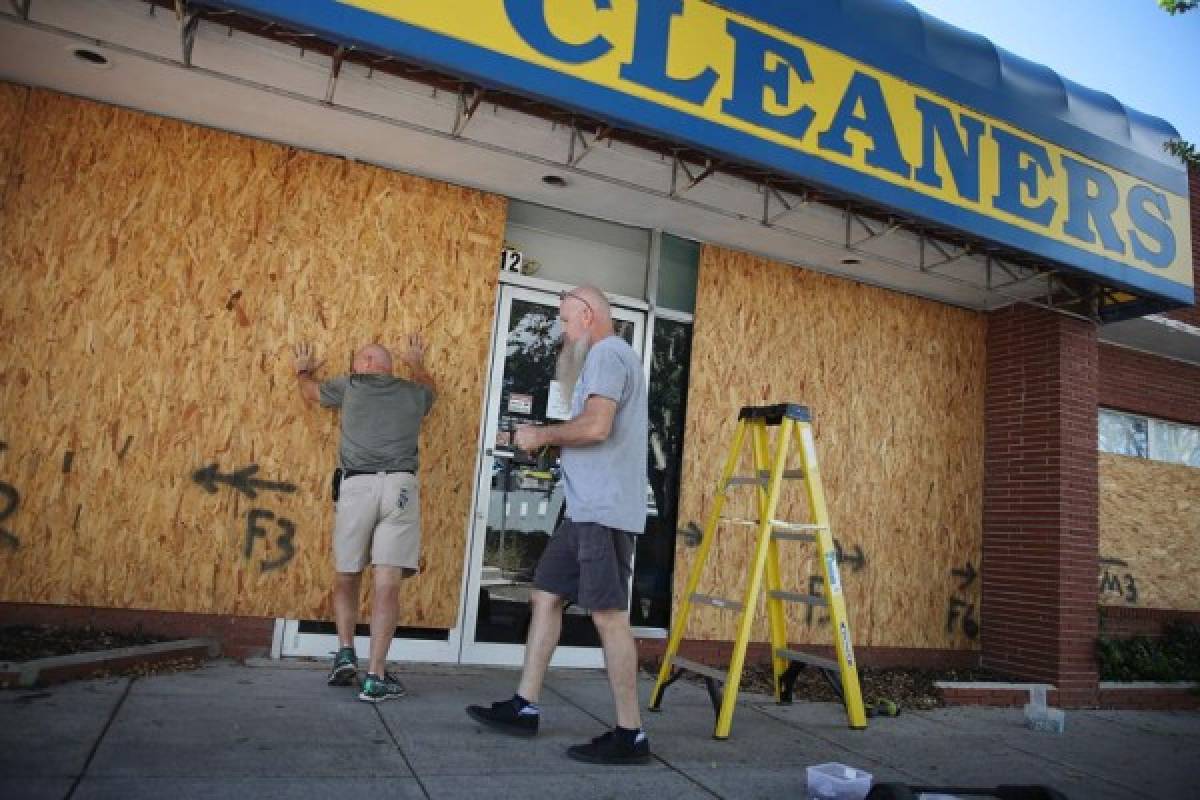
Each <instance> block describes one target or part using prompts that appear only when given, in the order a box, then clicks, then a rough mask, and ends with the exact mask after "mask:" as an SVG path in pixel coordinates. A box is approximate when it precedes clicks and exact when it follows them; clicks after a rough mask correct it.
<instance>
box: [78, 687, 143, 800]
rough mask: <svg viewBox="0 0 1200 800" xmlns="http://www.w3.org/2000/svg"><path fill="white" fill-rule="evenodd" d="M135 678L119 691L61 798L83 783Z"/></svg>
mask: <svg viewBox="0 0 1200 800" xmlns="http://www.w3.org/2000/svg"><path fill="white" fill-rule="evenodd" d="M136 680H137V676H134V677H132V678H130V679H129V683H127V684H125V691H123V692H121V697H120V699H118V700H117V704H116V705H114V706H113V710H112V711H111V712H110V713H109V715H108V720H107V721H106V722H105V723H104V728H103V729H102V730H101V731H100V735H99V736H97V737H96V741H95V742H93V743H92V749H91V750H90V751H89V752H88V754H87V758H86V759H84V762H83V768H82V769H80V770H79V774H78V775H76V776H75V782H74V783H72V784H71V788H70V789H68V790H67V795H66V797H65V798H63V800H71V798H72V797H74V796H75V790H76V789H78V788H79V784H81V783H83V779H84V777H85V776H86V775H87V771H88V768H89V767H91V766H92V759H94V758H95V757H96V751H97V750H99V749H100V743H101V742H103V741H104V737H105V736H107V735H108V729H109V728H111V727H112V724H113V721H114V720H116V718H117V714H118V713H119V712H120V710H121V706H123V705H125V698H127V697H129V691H130V689H132V688H133V682H134V681H136Z"/></svg>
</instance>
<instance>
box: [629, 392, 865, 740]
mask: <svg viewBox="0 0 1200 800" xmlns="http://www.w3.org/2000/svg"><path fill="white" fill-rule="evenodd" d="M768 427H778V428H779V431H778V433H777V434H776V436H775V453H774V457H772V455H771V449H770V435H769V434H768V432H767V428H768ZM747 434H749V435H750V439H751V445H752V449H753V460H754V475H752V476H737V475H734V472H735V471H736V470H737V467H738V463H739V462H740V461H741V456H742V448H743V446H744V444H745V441H746V436H747ZM793 443H796V444H798V445H799V455H800V464H801V467H800V469H798V470H793V469H788V468H787V463H788V453H789V449H790V448H791V446H792V445H793ZM785 480H801V481H803V482H804V486H805V489H806V490H807V496H808V508H809V512H810V515H811V516H812V521H811V522H806V523H795V522H784V521H782V520H777V519H775V518H774V516H775V510H776V507H777V506H778V504H779V495H780V492H781V491H782V487H783V482H784V481H785ZM740 486H754V487H756V492H755V494H756V496H757V501H758V519H738V518H731V517H722V516H721V513H722V511H723V510H724V508H725V500H726V499H727V498H728V496H729V492H731V491H733V490H735V489H736V488H737V487H740ZM723 525H742V526H751V527H753V528H755V529H756V531H757V538H756V543H755V548H754V560H753V562H752V563H751V565H750V572H749V575H748V580H747V582H746V588H745V591H744V592H743V594H742V599H741V600H740V601H738V600H726V599H723V598H719V597H712V596H710V595H706V594H700V593H698V592H697V591H696V590H697V588H698V586H699V584H700V577H701V575H702V574H703V572H704V565H705V563H706V562H707V560H708V555H709V552H710V551H711V550H712V545H713V540H714V539H715V538H716V533H717V529H718V528H719V527H721V526H723ZM693 528H694V526H693ZM781 541H783V542H809V543H813V544H815V545H816V547H817V552H818V555H819V556H820V558H819V561H820V565H821V571H822V576H823V577H824V579H825V585H824V593H823V595H813V594H800V593H797V592H789V591H785V590H784V588H783V586H782V585H781V583H780V572H779V548H778V543H779V542H781ZM764 578H765V580H766V589H767V602H766V605H767V620H768V623H769V628H770V632H771V654H772V658H771V665H772V672H773V675H774V687H775V699H776V701H778V702H779V703H783V704H787V703H790V702H791V699H792V687H793V685H794V683H795V679H796V677H797V675H798V674H799V672H800V671H801V670H802V669H804V668H805V667H806V666H813V667H816V668H818V669H820V670H822V671H823V672H824V674H825V676H826V677H827V678H830V682H831V684H833V686H834V688H835V689H837V690H839V692H840V694H841V697H842V702H843V703H844V705H845V707H846V715H847V717H848V719H849V723H850V727H851V728H852V729H854V730H862V729H864V728H866V727H867V715H866V711H865V710H864V708H863V700H862V691H861V690H860V688H859V685H858V671H857V670H856V668H855V666H854V647H853V645H852V644H851V637H850V623H849V621H848V620H847V619H846V601H845V598H844V596H843V595H842V582H841V578H840V576H839V575H838V565H837V551H836V550H835V547H834V542H833V533H832V532H831V531H830V527H829V512H828V510H827V509H826V507H825V493H824V491H823V489H822V488H821V473H820V470H819V469H818V467H817V452H816V445H815V444H814V441H813V428H812V414H811V413H810V412H809V410H808V408H807V407H806V406H802V405H796V404H794V403H781V404H779V405H772V406H746V407H744V408H742V410H741V411H739V412H738V423H737V430H736V432H735V433H734V436H733V446H732V447H731V448H730V451H729V456H728V458H726V460H725V467H724V469H723V471H722V472H721V479H720V481H719V482H718V483H717V491H716V496H715V498H714V499H713V504H712V508H711V509H710V511H709V514H708V520H707V522H706V523H705V526H704V533H703V538H702V539H701V541H700V549H699V552H698V553H697V554H696V559H695V562H694V563H693V564H692V570H691V573H690V574H689V575H688V581H687V587H686V589H684V593H683V603H682V605H681V606H680V608H679V612H678V613H677V614H676V617H675V624H674V625H672V626H671V637H670V639H669V640H668V642H667V650H666V652H665V653H664V654H663V662H662V667H661V668H660V669H659V671H658V680H657V681H656V682H655V684H654V692H653V694H652V695H651V700H650V710H651V711H658V710H660V707H661V705H662V699H663V693H664V692H665V691H666V689H667V687H668V686H670V685H671V684H672V683H674V682H675V681H676V680H678V679H679V677H680V676H681V675H683V674H684V673H686V672H691V673H693V674H696V675H699V676H700V677H702V678H703V679H704V681H705V684H706V685H707V687H708V692H709V696H710V697H711V699H712V702H713V710H714V711H715V712H716V714H717V722H716V727H715V729H714V730H713V738H716V739H727V738H729V730H730V728H731V727H732V725H733V709H734V706H735V705H736V703H737V695H738V687H739V686H740V684H741V679H742V668H743V667H744V666H745V661H746V646H747V645H748V644H749V642H750V629H751V627H752V626H753V623H754V611H755V609H756V608H757V607H758V598H759V593H760V592H761V591H762V588H763V580H764ZM785 602H792V603H806V604H809V605H814V606H823V607H827V608H828V610H829V616H830V621H831V623H832V628H833V631H834V637H833V645H834V650H835V651H836V653H837V661H836V662H835V661H831V660H829V659H827V658H822V657H820V656H815V655H809V654H806V653H800V652H797V651H795V650H792V649H790V648H789V647H788V641H787V624H786V617H785V615H784V605H783V604H784V603H785ZM695 604H702V605H709V606H714V607H716V608H720V609H724V610H726V611H730V612H733V613H736V614H737V615H738V624H737V637H736V639H735V640H734V645H733V657H732V660H731V661H730V664H729V671H728V672H727V673H726V672H721V671H720V670H717V669H713V668H712V667H708V666H705V665H704V664H698V663H696V662H694V661H691V660H689V659H686V658H683V657H681V656H680V655H679V644H680V642H681V641H683V634H684V631H685V630H686V628H687V622H688V618H689V615H690V613H691V610H692V607H693V605H695ZM835 674H836V675H837V679H834V678H833V676H834V675H835ZM717 684H724V690H723V691H718V690H717Z"/></svg>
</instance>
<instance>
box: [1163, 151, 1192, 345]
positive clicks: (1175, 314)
mask: <svg viewBox="0 0 1200 800" xmlns="http://www.w3.org/2000/svg"><path fill="white" fill-rule="evenodd" d="M1188 189H1189V190H1190V196H1191V206H1192V209H1191V210H1192V269H1193V273H1192V274H1193V275H1194V285H1195V286H1196V289H1197V290H1198V293H1197V296H1198V297H1200V169H1197V168H1196V167H1191V168H1190V169H1189V170H1188ZM1167 316H1168V317H1170V318H1171V319H1177V320H1181V321H1183V322H1186V323H1188V324H1189V325H1195V326H1197V327H1200V305H1195V306H1192V307H1191V308H1184V309H1180V310H1179V311H1171V312H1170V313H1168V314H1167Z"/></svg>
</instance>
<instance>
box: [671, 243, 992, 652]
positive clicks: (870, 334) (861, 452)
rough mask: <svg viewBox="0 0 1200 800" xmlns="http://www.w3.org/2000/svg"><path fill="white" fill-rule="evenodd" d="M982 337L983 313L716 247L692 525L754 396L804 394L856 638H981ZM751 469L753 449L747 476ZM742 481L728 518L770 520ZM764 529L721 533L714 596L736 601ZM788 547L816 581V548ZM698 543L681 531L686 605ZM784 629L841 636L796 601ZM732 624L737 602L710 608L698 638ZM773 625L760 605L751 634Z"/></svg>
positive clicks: (708, 288)
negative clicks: (760, 515)
mask: <svg viewBox="0 0 1200 800" xmlns="http://www.w3.org/2000/svg"><path fill="white" fill-rule="evenodd" d="M984 335H985V328H984V319H983V317H982V316H981V315H979V314H976V313H972V312H968V311H963V310H959V309H955V308H951V307H948V306H944V305H939V304H937V303H933V302H929V301H924V300H920V299H917V298H913V297H908V296H905V295H901V294H897V293H894V292H889V291H885V290H881V289H877V288H872V287H869V286H863V285H861V284H857V283H854V282H852V281H847V280H842V279H837V278H831V277H828V276H824V275H820V274H817V273H814V272H810V271H807V270H803V269H798V268H795V267H790V266H785V265H782V264H778V263H773V262H770V261H767V260H764V259H762V258H758V257H755V256H751V255H747V254H744V253H738V252H733V251H729V250H724V249H721V248H717V247H711V246H708V247H705V248H704V252H703V255H702V257H701V267H700V279H699V287H698V296H697V300H696V321H695V333H694V337H695V338H694V342H693V345H692V365H691V386H690V389H689V395H688V407H687V408H688V410H687V427H686V438H685V442H686V444H685V454H684V470H683V487H682V498H681V509H680V525H681V526H682V525H685V524H686V523H687V522H688V521H695V522H697V523H698V524H700V525H703V523H704V521H705V519H706V515H707V513H708V511H709V507H710V505H711V496H710V495H711V491H712V487H713V486H714V485H715V484H716V481H717V479H718V477H719V475H720V470H721V466H722V463H723V461H724V459H725V456H726V454H727V452H728V449H729V446H730V443H731V441H732V438H733V432H734V428H735V426H736V421H737V412H738V409H739V408H740V407H741V406H743V405H763V404H768V403H779V402H783V401H791V402H798V403H802V404H804V405H807V406H809V407H810V408H811V409H812V412H813V415H814V418H815V426H814V427H815V433H816V446H817V452H818V460H819V463H820V467H821V469H822V472H823V476H824V487H825V491H826V495H827V502H828V505H829V507H830V515H831V519H832V525H833V532H834V536H835V539H836V540H837V541H838V542H839V543H840V545H841V548H842V552H843V558H842V562H841V575H842V581H843V585H844V588H845V592H846V600H847V603H848V606H849V610H850V620H851V626H852V630H853V632H854V641H855V642H856V643H857V644H859V645H871V646H883V647H923V648H930V647H936V648H971V647H974V646H976V640H975V638H974V637H975V636H977V635H978V628H977V625H978V608H979V584H980V581H979V579H978V577H975V578H974V579H972V578H971V574H972V573H973V572H974V571H977V570H978V569H979V562H980V552H981V543H982V513H981V509H982V491H983V490H982V485H983V400H984V397H983V392H984V367H985V361H984V355H985V340H984ZM747 453H748V448H747ZM796 463H798V462H796V461H793V465H794V464H796ZM748 471H749V460H748V455H747V458H746V460H745V463H744V464H743V466H742V470H741V471H739V472H740V473H741V474H747V473H748ZM790 487H791V488H790V490H789V491H787V492H786V494H785V496H784V497H783V499H782V500H781V503H780V511H779V513H778V514H777V517H778V518H780V519H785V520H792V521H803V520H807V519H808V517H807V509H806V508H805V506H806V503H805V502H804V500H803V497H802V495H803V491H802V488H801V486H800V484H799V483H798V482H792V483H791V484H790ZM736 491H739V492H742V494H740V495H736V494H735V495H733V496H731V501H730V502H728V503H727V504H726V515H727V516H740V517H746V518H753V517H756V516H757V514H756V513H755V511H754V509H753V508H752V498H753V495H752V493H751V492H750V490H749V489H746V488H743V489H740V490H736ZM750 530H751V529H750V528H746V527H733V526H730V527H725V528H722V529H721V531H720V532H719V538H718V539H717V544H716V549H715V551H714V553H713V554H712V556H710V559H709V565H708V569H707V570H706V573H705V576H704V579H703V580H702V581H701V583H700V587H701V588H700V591H701V592H702V593H705V594H711V595H717V596H720V597H728V598H740V595H741V592H742V590H743V588H744V586H745V579H746V570H747V565H748V563H749V558H750V554H751V552H752V548H753V537H752V536H751V535H749V534H748V533H747V532H748V531H750ZM680 539H681V540H682V539H683V537H680ZM780 547H781V564H782V571H783V584H784V588H785V589H791V590H793V591H799V592H809V591H811V590H813V589H818V590H819V585H814V584H813V583H811V576H814V575H818V574H819V566H818V565H817V563H816V560H815V559H814V558H813V553H814V551H815V548H814V547H812V546H811V545H804V544H796V543H785V544H781V545H780ZM695 552H696V551H695V549H693V548H691V547H688V546H687V545H686V544H682V543H681V545H680V547H679V550H678V551H677V560H676V572H675V575H676V581H675V587H676V603H678V601H679V597H678V594H679V592H681V591H682V589H683V586H684V582H685V580H686V578H687V575H688V570H689V569H690V566H691V562H692V556H693V554H694V553H695ZM788 631H789V637H790V638H791V639H792V641H795V642H811V643H823V644H830V643H832V633H831V629H830V626H829V623H828V621H827V619H825V615H824V614H823V613H822V612H821V611H820V610H816V609H809V608H808V607H800V606H794V607H793V608H792V609H791V610H789V626H788ZM734 632H735V620H734V617H733V614H731V613H729V612H724V611H720V610H717V609H714V608H710V607H707V606H706V607H702V608H699V609H697V610H696V612H695V613H694V616H693V620H692V623H691V624H690V625H689V626H688V630H687V633H686V635H687V637H688V638H698V639H716V640H731V639H733V638H734ZM766 638H767V632H766V625H765V612H764V611H763V610H762V609H761V608H760V609H759V614H758V621H757V624H756V627H755V631H754V640H756V641H765V640H766Z"/></svg>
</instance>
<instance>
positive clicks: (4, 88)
mask: <svg viewBox="0 0 1200 800" xmlns="http://www.w3.org/2000/svg"><path fill="white" fill-rule="evenodd" d="M28 99H29V89H27V88H25V87H24V86H14V85H13V84H11V83H0V211H3V210H4V195H5V193H6V190H7V188H8V186H9V184H10V182H11V181H12V180H13V177H14V176H13V174H12V169H13V158H12V156H13V151H14V150H16V145H17V141H18V140H19V138H20V136H21V117H22V116H23V115H24V113H25V103H26V101H27V100H28Z"/></svg>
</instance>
